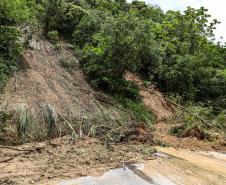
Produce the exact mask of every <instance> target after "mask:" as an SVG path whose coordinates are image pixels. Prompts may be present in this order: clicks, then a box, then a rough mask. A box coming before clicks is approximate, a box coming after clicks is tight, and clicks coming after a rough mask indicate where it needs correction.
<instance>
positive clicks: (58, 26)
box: [43, 0, 86, 36]
mask: <svg viewBox="0 0 226 185" xmlns="http://www.w3.org/2000/svg"><path fill="white" fill-rule="evenodd" d="M44 7H45V16H44V20H43V21H44V28H45V31H46V33H47V32H48V31H52V30H57V31H59V32H60V33H63V34H67V35H69V36H70V35H71V34H72V32H73V31H74V29H75V28H76V26H77V25H78V24H79V22H80V20H81V19H82V17H83V16H84V15H86V12H85V10H83V9H82V8H81V7H80V6H77V5H75V4H73V3H68V2H66V1H64V0H47V2H46V3H45V4H44Z"/></svg>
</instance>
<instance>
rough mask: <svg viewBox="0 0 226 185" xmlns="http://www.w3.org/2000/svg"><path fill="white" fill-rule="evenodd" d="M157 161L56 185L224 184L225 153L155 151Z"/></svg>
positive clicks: (167, 149)
mask: <svg viewBox="0 0 226 185" xmlns="http://www.w3.org/2000/svg"><path fill="white" fill-rule="evenodd" d="M158 151H160V152H159V153H156V154H155V155H156V157H157V159H155V160H151V161H148V162H146V163H144V164H135V165H128V166H127V167H125V168H118V169H113V170H110V171H108V172H106V173H104V174H103V175H102V176H99V177H91V176H89V177H81V178H78V179H72V180H67V181H62V182H60V183H59V184H58V185H183V184H184V185H191V184H192V185H214V184H216V185H225V184H226V154H224V153H218V152H193V151H188V150H176V149H174V148H158Z"/></svg>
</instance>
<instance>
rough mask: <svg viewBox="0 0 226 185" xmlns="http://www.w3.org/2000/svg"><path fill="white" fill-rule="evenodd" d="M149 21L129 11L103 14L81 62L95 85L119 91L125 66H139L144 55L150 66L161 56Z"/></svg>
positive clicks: (129, 68)
mask: <svg viewBox="0 0 226 185" xmlns="http://www.w3.org/2000/svg"><path fill="white" fill-rule="evenodd" d="M151 25H152V22H149V21H146V20H144V21H142V20H140V19H139V18H137V17H134V16H132V15H129V14H120V15H119V16H118V17H116V18H113V17H107V18H106V20H105V21H104V23H102V26H101V30H100V32H99V33H97V34H95V35H94V36H93V43H94V44H92V45H91V44H89V45H86V46H85V47H84V58H83V63H82V65H83V67H84V71H85V73H86V74H87V75H88V77H89V79H90V80H91V83H92V84H93V85H94V86H95V87H99V88H103V89H105V90H108V91H119V92H120V91H122V89H123V88H125V86H124V85H126V84H125V82H124V79H123V74H124V73H125V71H126V70H130V71H136V70H139V69H140V68H142V66H143V65H142V60H143V59H144V58H145V57H147V56H149V58H148V61H147V62H149V63H150V65H153V66H154V65H156V63H158V62H159V60H161V58H160V57H159V56H158V54H159V53H160V50H161V47H160V46H159V45H158V43H156V42H155V41H154V39H153V38H154V35H153V33H152V30H151ZM159 48H160V49H159Z"/></svg>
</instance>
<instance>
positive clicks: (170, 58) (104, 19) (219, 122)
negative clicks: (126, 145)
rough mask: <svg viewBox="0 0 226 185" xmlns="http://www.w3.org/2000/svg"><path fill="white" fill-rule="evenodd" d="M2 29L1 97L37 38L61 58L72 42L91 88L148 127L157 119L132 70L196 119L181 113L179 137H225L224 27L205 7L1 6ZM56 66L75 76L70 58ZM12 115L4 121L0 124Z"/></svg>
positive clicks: (117, 2)
mask: <svg viewBox="0 0 226 185" xmlns="http://www.w3.org/2000/svg"><path fill="white" fill-rule="evenodd" d="M0 23H1V25H0V88H1V90H2V91H4V89H5V85H6V82H7V80H8V79H9V77H10V76H12V75H13V74H15V72H16V71H20V70H23V69H24V68H25V67H26V64H24V62H23V61H24V58H23V57H22V56H23V55H22V53H23V50H24V49H26V47H29V42H30V41H31V40H32V39H33V38H32V37H33V36H34V35H35V34H37V33H39V35H41V37H43V36H45V38H48V40H49V41H50V42H51V45H52V46H51V47H53V49H52V51H53V50H54V51H56V52H57V53H58V54H59V53H61V52H62V50H64V48H62V42H61V41H62V40H66V41H67V42H70V44H71V45H72V46H71V48H73V51H74V54H75V55H76V57H77V58H78V60H79V62H80V66H81V68H82V70H83V72H84V74H85V76H86V79H87V80H88V82H89V84H90V85H91V86H92V88H94V89H96V90H99V91H103V92H105V93H107V94H109V95H110V96H112V97H113V99H114V102H117V103H119V104H122V105H123V106H124V107H123V108H124V109H127V110H129V112H130V113H131V114H132V115H133V117H134V119H136V120H137V122H142V123H146V124H148V123H149V126H150V123H152V122H153V118H152V115H151V114H150V112H148V111H147V110H146V109H145V107H144V106H143V104H142V102H141V98H140V96H139V87H138V86H136V84H134V83H132V82H131V81H127V80H126V79H125V74H126V72H127V71H130V72H132V73H136V74H139V75H140V76H141V77H142V78H143V79H144V84H146V85H148V84H150V83H151V84H156V86H157V87H158V88H159V89H160V90H161V91H162V92H164V93H165V94H167V95H168V96H169V97H171V99H173V100H174V101H175V102H177V103H180V104H181V105H183V106H184V107H187V109H189V110H190V112H192V114H195V115H196V117H195V118H194V116H193V115H191V114H190V113H189V114H187V113H183V114H181V113H180V115H182V117H180V123H182V125H180V126H179V127H178V126H177V127H175V128H174V129H173V130H172V133H173V134H177V135H178V136H180V137H182V136H187V135H186V134H184V133H185V132H186V133H190V130H192V129H193V128H195V129H197V128H198V130H203V129H205V130H206V129H209V128H213V127H214V128H215V129H220V130H221V131H222V132H223V133H225V131H226V44H223V43H219V42H218V43H217V42H216V41H215V37H214V30H215V29H216V26H217V24H219V23H220V22H218V21H217V20H216V19H212V18H211V16H210V15H209V14H208V10H207V9H206V8H205V7H200V8H198V9H194V8H192V7H188V8H187V9H186V10H185V11H184V12H179V11H172V10H170V11H167V12H163V10H162V9H161V8H160V7H158V6H153V5H147V4H145V3H144V2H140V1H133V2H132V3H127V2H126V0H12V1H8V0H1V1H0ZM34 33H35V34H34ZM47 45H48V44H47ZM48 51H49V52H51V51H50V50H45V52H44V54H46V53H47V52H48ZM58 54H56V55H58ZM60 56H61V55H60ZM36 57H37V55H36ZM58 59H59V58H58ZM28 60H29V59H27V61H28ZM49 60H51V58H49ZM24 65H25V66H24ZM29 65H32V64H31V63H30V62H29ZM45 65H46V64H45ZM51 65H56V64H54V63H51ZM51 65H50V66H49V68H51ZM57 65H61V67H64V68H67V69H65V71H66V70H68V69H70V73H71V72H72V73H73V72H75V71H76V68H73V66H74V64H70V62H68V59H67V58H66V59H65V58H63V59H61V60H60V61H59V63H57ZM39 67H40V66H39ZM55 68H58V67H55ZM34 69H36V68H35V67H34ZM52 69H54V68H52ZM61 70H62V69H60V71H61ZM58 72H59V71H57V70H56V72H55V73H54V75H55V77H56V78H57V74H58ZM28 75H29V74H28ZM45 75H47V76H48V75H49V74H48V71H47V72H46V74H45ZM58 75H62V73H61V74H60V72H59V74H58ZM64 79H66V77H64ZM52 80H56V79H52ZM58 80H60V79H58ZM55 88H57V86H56V87H55ZM59 88H60V87H59ZM56 90H59V89H56ZM71 93H74V91H71ZM78 99H79V98H78ZM95 106H97V105H95ZM3 107H4V106H3ZM25 107H26V106H25ZM99 109H100V110H101V109H102V108H99ZM22 112H23V111H22ZM123 114H124V113H123ZM123 114H122V115H123ZM197 115H198V117H201V118H203V119H201V121H200V119H197ZM6 117H7V116H6V115H4V114H3V115H2V116H1V120H2V122H5V119H6ZM122 117H123V116H122ZM43 119H44V118H43ZM107 120H108V119H107ZM111 120H112V119H111ZM113 120H114V119H113ZM202 120H204V121H202ZM127 121H128V120H127ZM49 123H51V120H50V121H49ZM206 123H208V124H210V126H209V125H208V126H207V125H206ZM24 124H26V121H25V122H24ZM109 124H111V122H109ZM50 125H51V124H50ZM89 126H90V125H89ZM19 128H20V129H22V131H21V132H22V133H24V127H19ZM48 128H50V129H51V128H52V127H48ZM122 128H123V127H122ZM20 129H19V130H20ZM0 130H1V127H0ZM3 130H4V129H3ZM188 130H189V131H188ZM117 132H118V131H117ZM204 138H207V137H204Z"/></svg>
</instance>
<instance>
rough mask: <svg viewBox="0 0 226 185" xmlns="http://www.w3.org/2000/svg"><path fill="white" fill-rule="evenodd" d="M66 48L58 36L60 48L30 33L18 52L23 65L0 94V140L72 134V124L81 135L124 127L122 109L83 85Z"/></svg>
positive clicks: (125, 119)
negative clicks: (2, 123) (102, 99)
mask: <svg viewBox="0 0 226 185" xmlns="http://www.w3.org/2000/svg"><path fill="white" fill-rule="evenodd" d="M72 53H73V52H72V51H71V49H69V48H68V45H67V44H66V43H64V42H61V49H60V51H56V49H55V47H54V45H52V44H51V43H49V42H48V41H47V40H45V39H40V38H38V37H34V39H33V40H32V41H31V42H30V46H29V48H28V49H27V50H26V51H25V52H24V54H23V58H24V69H23V70H22V71H20V72H19V73H16V74H15V75H14V76H13V77H12V78H11V79H10V81H9V82H8V84H7V86H6V88H5V91H4V93H3V94H2V95H1V97H0V99H1V101H0V113H1V115H2V117H4V118H5V119H4V120H0V121H2V122H4V125H3V127H0V131H1V132H0V143H2V144H18V143H21V142H29V141H40V140H43V139H47V138H52V137H59V136H63V135H65V134H72V132H73V129H74V130H75V131H76V132H77V134H78V133H79V131H81V129H80V128H81V127H82V131H83V132H84V133H85V134H86V135H88V134H90V135H99V136H101V135H104V134H106V131H107V132H108V133H109V132H110V131H111V130H114V132H115V133H116V134H120V132H119V131H118V130H120V129H119V127H123V128H124V130H126V127H127V128H128V127H130V123H131V121H129V120H128V119H129V116H128V114H127V113H126V112H125V111H123V110H121V109H120V108H117V106H114V105H112V104H110V103H108V102H106V101H99V99H101V98H102V95H103V94H102V93H97V92H94V91H93V90H92V88H91V87H90V86H89V85H88V83H87V82H86V80H85V77H84V75H83V72H82V70H81V69H80V68H79V63H78V61H77V59H76V58H75V57H74V56H73V54H72ZM69 71H70V72H69ZM105 96H106V95H104V98H105ZM97 97H98V98H97ZM0 117H1V116H0ZM72 128H73V129H72ZM121 130H123V129H121ZM112 132H113V131H112Z"/></svg>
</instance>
